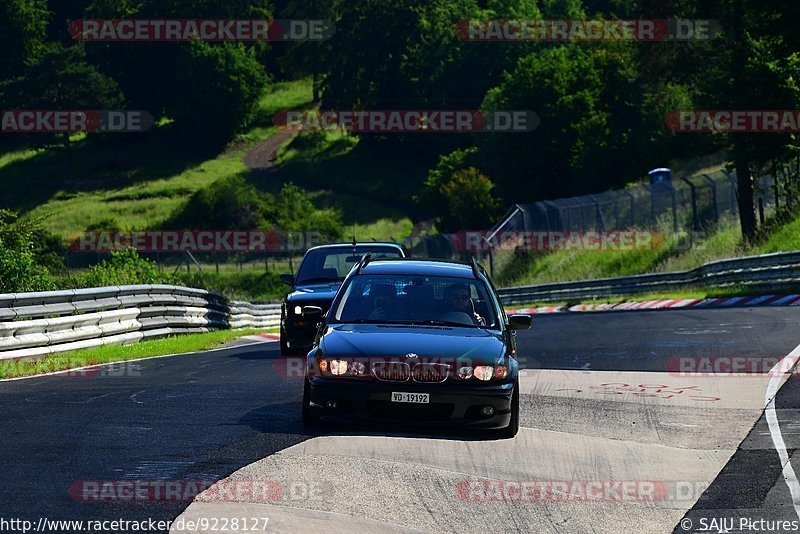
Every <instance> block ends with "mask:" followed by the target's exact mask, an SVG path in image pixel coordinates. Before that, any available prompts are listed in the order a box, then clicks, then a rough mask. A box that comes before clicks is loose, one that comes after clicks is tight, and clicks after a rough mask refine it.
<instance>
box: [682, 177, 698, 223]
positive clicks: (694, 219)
mask: <svg viewBox="0 0 800 534" xmlns="http://www.w3.org/2000/svg"><path fill="white" fill-rule="evenodd" d="M681 180H682V181H683V182H685V183H686V185H688V186H689V191H690V195H691V198H692V229H693V230H696V231H697V230H700V219H699V218H698V215H697V188H696V187H695V185H694V184H693V183H692V182H691V181H690V180H689V179H688V178H686V177H685V176H684V177H683V178H681Z"/></svg>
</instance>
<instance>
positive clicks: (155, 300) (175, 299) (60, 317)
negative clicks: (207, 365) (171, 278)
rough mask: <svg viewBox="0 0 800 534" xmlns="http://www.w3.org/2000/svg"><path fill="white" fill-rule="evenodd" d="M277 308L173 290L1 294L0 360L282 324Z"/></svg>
mask: <svg viewBox="0 0 800 534" xmlns="http://www.w3.org/2000/svg"><path fill="white" fill-rule="evenodd" d="M280 313H281V310H280V305H279V304H265V305H259V304H251V303H249V302H232V303H229V302H228V300H227V299H226V298H225V297H224V296H223V295H220V294H219V293H214V292H210V291H205V290H203V289H194V288H189V287H180V286H169V285H131V286H111V287H99V288H88V289H74V290H65V291H46V292H38V293H10V294H0V359H8V358H21V357H39V356H45V355H48V354H52V353H56V352H64V351H68V350H76V349H82V348H90V347H98V346H101V345H109V344H130V343H136V342H138V341H141V340H143V339H155V338H159V337H165V336H169V335H175V334H187V333H201V332H209V331H212V330H219V329H227V328H266V327H272V326H277V325H279V324H280Z"/></svg>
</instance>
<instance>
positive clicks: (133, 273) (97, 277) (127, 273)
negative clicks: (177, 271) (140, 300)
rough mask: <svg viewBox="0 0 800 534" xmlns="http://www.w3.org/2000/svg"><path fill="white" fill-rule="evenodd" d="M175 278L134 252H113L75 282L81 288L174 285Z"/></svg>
mask: <svg viewBox="0 0 800 534" xmlns="http://www.w3.org/2000/svg"><path fill="white" fill-rule="evenodd" d="M175 281H176V280H175V278H174V277H173V276H172V275H170V274H167V273H162V272H159V270H158V266H157V265H156V263H155V262H153V261H151V260H148V259H146V258H142V257H140V256H139V254H137V253H136V251H134V250H129V251H126V252H112V253H111V258H110V259H108V260H103V261H102V262H100V263H99V264H97V265H92V266H91V267H89V269H88V270H87V271H86V272H85V273H83V274H82V275H81V276H79V277H78V279H77V280H76V281H75V282H76V285H78V286H80V287H103V286H123V285H136V284H174V283H175Z"/></svg>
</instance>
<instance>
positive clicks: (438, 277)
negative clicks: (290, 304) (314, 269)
mask: <svg viewBox="0 0 800 534" xmlns="http://www.w3.org/2000/svg"><path fill="white" fill-rule="evenodd" d="M304 315H305V316H306V317H314V316H315V315H316V316H317V317H318V320H319V328H318V330H317V335H316V339H315V341H314V345H313V347H312V349H311V351H310V352H309V353H308V356H307V361H306V365H307V368H306V379H305V386H304V392H303V420H304V422H306V423H307V424H313V423H316V422H319V421H320V420H321V419H325V420H341V419H346V420H371V421H383V422H394V423H397V422H404V423H414V424H417V423H419V424H430V425H435V426H440V425H442V424H452V425H457V426H462V427H468V428H474V429H495V430H497V431H498V433H499V434H500V435H501V436H503V437H513V436H514V435H516V433H517V430H518V428H519V381H518V366H517V359H516V341H515V330H517V329H521V328H528V327H530V325H531V318H530V316H528V315H512V316H510V317H507V316H506V314H505V312H504V310H503V308H502V306H501V305H500V301H499V299H498V297H497V293H496V291H495V289H494V286H493V285H492V283H491V281H490V280H489V277H488V276H487V274H486V272H485V271H484V270H483V268H482V267H480V266H479V265H478V264H476V263H474V262H473V263H472V264H471V265H470V264H462V263H455V262H444V261H434V260H416V259H407V258H406V259H397V260H375V261H370V257H369V255H366V256H365V257H364V259H362V260H361V261H360V262H359V263H358V264H357V265H355V266H354V267H353V269H352V270H351V271H350V273H349V274H348V276H347V278H346V279H345V281H344V283H343V284H342V286H341V288H340V289H339V291H338V292H337V294H336V296H335V298H334V300H333V303H332V305H331V308H330V310H329V311H328V312H327V313H326V314H325V315H324V316H323V314H322V310H321V309H319V308H315V307H314V306H307V307H305V308H304Z"/></svg>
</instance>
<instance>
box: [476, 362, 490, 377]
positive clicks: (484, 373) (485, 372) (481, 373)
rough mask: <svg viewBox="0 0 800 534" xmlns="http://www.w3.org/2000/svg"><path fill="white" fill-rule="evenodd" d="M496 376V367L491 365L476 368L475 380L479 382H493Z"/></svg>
mask: <svg viewBox="0 0 800 534" xmlns="http://www.w3.org/2000/svg"><path fill="white" fill-rule="evenodd" d="M493 375H494V367H492V366H491V365H478V366H477V367H475V378H477V379H478V380H491V379H492V376H493Z"/></svg>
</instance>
